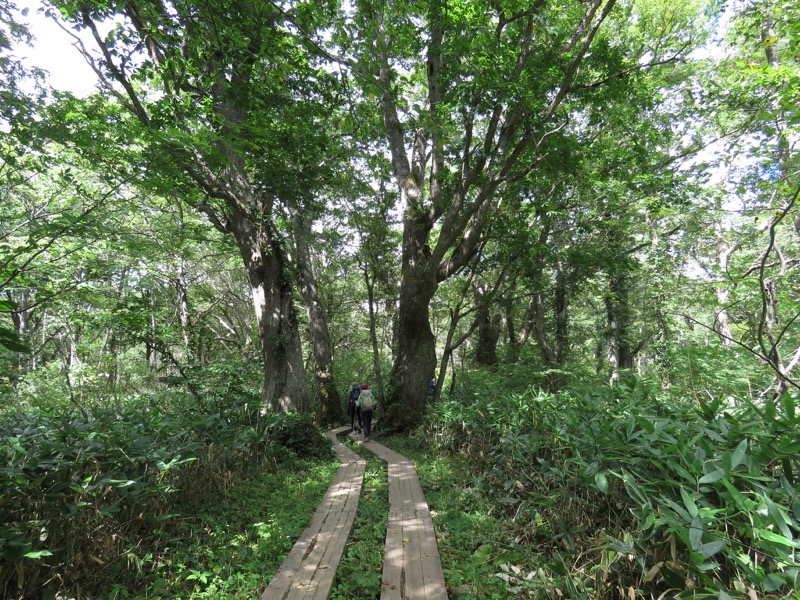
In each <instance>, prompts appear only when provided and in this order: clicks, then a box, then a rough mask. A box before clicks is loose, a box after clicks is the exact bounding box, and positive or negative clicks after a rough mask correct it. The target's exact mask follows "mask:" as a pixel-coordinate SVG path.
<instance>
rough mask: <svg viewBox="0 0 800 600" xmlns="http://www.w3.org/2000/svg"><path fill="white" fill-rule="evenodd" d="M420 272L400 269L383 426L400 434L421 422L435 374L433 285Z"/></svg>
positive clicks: (433, 280)
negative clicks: (393, 352)
mask: <svg viewBox="0 0 800 600" xmlns="http://www.w3.org/2000/svg"><path fill="white" fill-rule="evenodd" d="M407 264H408V263H407V262H405V261H404V265H407ZM420 271H421V269H416V268H414V267H410V268H408V267H406V268H404V273H403V281H402V283H401V286H400V306H401V310H400V314H399V316H398V333H399V335H398V344H397V355H396V356H395V360H394V365H393V367H392V378H391V388H392V394H391V395H390V396H389V397H388V398H387V401H386V420H387V423H388V424H389V426H390V427H391V428H392V429H397V430H400V431H404V430H407V429H411V428H412V427H415V426H416V425H418V424H419V423H420V421H421V420H422V417H423V415H424V413H425V403H426V400H427V397H428V386H429V384H430V380H431V379H432V378H433V375H434V373H435V370H436V345H435V344H436V340H435V338H434V336H433V332H432V331H431V326H430V318H429V312H430V310H429V305H430V301H431V298H433V294H434V293H435V292H436V281H435V279H433V277H431V276H429V275H427V273H425V272H424V271H423V272H422V273H420Z"/></svg>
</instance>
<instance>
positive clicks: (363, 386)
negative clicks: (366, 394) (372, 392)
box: [361, 383, 369, 390]
mask: <svg viewBox="0 0 800 600" xmlns="http://www.w3.org/2000/svg"><path fill="white" fill-rule="evenodd" d="M361 389H362V390H368V389H369V384H366V383H362V384H361Z"/></svg>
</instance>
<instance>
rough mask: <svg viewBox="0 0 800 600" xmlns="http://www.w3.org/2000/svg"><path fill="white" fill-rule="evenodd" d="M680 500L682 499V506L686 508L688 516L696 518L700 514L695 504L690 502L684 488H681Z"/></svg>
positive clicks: (689, 497)
mask: <svg viewBox="0 0 800 600" xmlns="http://www.w3.org/2000/svg"><path fill="white" fill-rule="evenodd" d="M681 498H682V499H683V505H684V506H685V507H686V510H687V511H688V512H689V514H690V515H691V516H692V517H697V515H699V514H700V510H699V509H698V508H697V504H695V503H694V500H692V497H691V496H690V495H689V492H687V491H686V489H685V488H681Z"/></svg>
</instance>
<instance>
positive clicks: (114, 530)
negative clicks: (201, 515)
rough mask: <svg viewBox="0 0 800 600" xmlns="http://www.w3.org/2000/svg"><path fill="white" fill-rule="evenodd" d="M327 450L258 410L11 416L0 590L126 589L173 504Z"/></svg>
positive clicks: (303, 427) (316, 438)
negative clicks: (51, 585)
mask: <svg viewBox="0 0 800 600" xmlns="http://www.w3.org/2000/svg"><path fill="white" fill-rule="evenodd" d="M165 409H166V410H165ZM326 448H329V442H327V440H325V438H323V437H322V436H321V435H319V432H318V431H317V430H316V429H314V428H313V427H312V426H311V425H310V424H309V422H308V420H307V419H304V418H300V417H293V416H286V415H271V414H265V415H262V414H261V413H260V411H259V408H258V407H257V405H254V406H253V407H252V408H250V409H247V408H246V407H241V406H235V405H234V406H232V407H231V408H230V409H229V410H226V411H223V412H218V413H216V414H213V413H211V414H210V413H203V412H200V411H198V410H197V409H196V408H187V409H183V408H182V407H181V406H180V404H178V403H177V402H176V401H175V399H174V398H173V399H172V402H171V403H170V404H168V405H165V404H163V399H162V402H161V403H159V402H156V401H155V399H153V401H150V400H148V399H147V398H143V399H139V400H138V401H136V402H133V401H131V402H129V403H128V405H127V406H126V407H125V408H122V409H114V410H110V409H101V408H95V409H93V410H90V411H83V412H79V411H78V410H75V409H61V410H50V411H45V410H39V411H33V410H31V411H28V412H26V413H8V414H6V415H5V416H4V420H3V425H2V430H1V431H0V452H2V456H3V459H4V461H3V462H4V464H5V466H4V467H3V468H2V469H1V470H0V482H1V486H0V490H2V495H0V509H1V510H2V512H3V514H4V515H7V516H8V518H7V519H6V520H5V522H4V524H3V526H2V529H0V557H1V558H2V561H0V587H1V588H2V589H6V590H17V591H16V592H15V593H19V594H21V595H23V596H25V595H28V594H33V593H34V592H35V591H36V590H39V589H40V588H41V586H42V585H43V583H44V582H46V581H54V580H58V581H60V582H61V585H64V586H66V587H67V588H68V589H69V588H71V587H72V586H77V585H80V586H81V587H83V588H84V589H87V588H92V587H95V586H98V585H100V584H101V582H102V583H103V584H106V585H107V584H108V583H109V582H111V581H113V582H117V583H120V584H131V583H132V582H134V581H135V580H136V579H137V578H138V577H139V575H140V571H141V569H142V563H143V562H148V560H149V561H152V560H153V558H152V556H151V557H150V558H149V559H147V558H146V556H145V555H146V551H144V550H143V549H142V546H143V547H145V548H146V547H147V544H145V540H150V541H151V542H152V540H153V537H154V536H155V537H156V538H158V535H159V532H160V530H161V529H162V528H163V527H164V522H165V521H168V520H170V519H171V518H173V517H175V516H177V515H178V514H182V509H181V507H182V506H183V507H185V506H189V505H191V502H192V501H193V500H196V499H199V498H203V497H210V498H220V497H225V495H226V494H228V493H229V492H230V490H231V489H232V487H233V485H234V481H235V479H236V478H237V477H238V476H240V475H242V474H247V473H251V472H256V473H261V472H265V471H272V470H274V469H275V468H276V467H277V466H278V465H280V464H291V463H292V462H297V461H298V460H301V457H303V456H315V457H317V459H319V458H322V457H327V456H329V453H326ZM287 461H289V462H287ZM197 577H201V574H198V575H197ZM54 578H55V579H54Z"/></svg>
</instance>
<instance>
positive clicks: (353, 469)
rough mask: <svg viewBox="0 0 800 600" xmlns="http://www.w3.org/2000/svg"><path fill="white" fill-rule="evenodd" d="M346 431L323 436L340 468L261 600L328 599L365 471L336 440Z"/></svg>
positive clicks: (341, 430) (363, 463)
mask: <svg viewBox="0 0 800 600" xmlns="http://www.w3.org/2000/svg"><path fill="white" fill-rule="evenodd" d="M349 430H350V428H349V427H340V428H339V429H335V430H333V431H331V432H328V433H327V434H326V435H328V437H331V439H332V441H333V443H334V451H335V452H337V456H339V460H340V461H341V462H342V466H341V467H339V469H338V470H337V471H336V474H335V475H334V478H333V480H332V482H331V484H330V486H329V487H328V491H327V492H326V493H325V497H324V498H323V499H322V502H321V503H320V505H319V507H318V508H317V511H316V512H315V513H314V516H313V517H312V519H311V522H310V523H309V525H308V527H306V529H305V531H304V532H303V534H302V535H301V536H300V539H299V540H298V541H297V543H296V544H295V545H294V547H293V548H292V550H291V551H290V552H289V554H288V556H287V557H286V559H285V560H284V561H283V563H282V564H281V566H280V568H279V569H278V571H277V572H276V573H275V576H274V577H273V578H272V581H270V584H269V586H268V587H267V589H266V590H264V592H263V594H262V595H261V600H300V599H308V600H311V599H313V600H326V599H327V598H328V596H329V595H330V589H331V586H332V584H333V579H334V576H335V574H336V568H337V566H338V564H339V560H340V559H341V557H342V554H343V552H344V547H345V544H346V543H347V539H348V537H349V535H350V530H351V529H352V527H353V521H354V520H355V514H356V509H357V507H358V500H359V497H360V495H361V487H362V485H363V481H364V470H365V467H366V462H365V461H364V460H363V459H361V458H360V457H359V456H358V455H357V454H355V453H354V452H352V451H351V450H350V449H348V448H346V447H345V446H344V445H343V444H342V443H341V442H339V440H338V439H337V438H336V433H337V432H338V433H344V432H347V431H349ZM342 450H345V451H344V452H343V451H342Z"/></svg>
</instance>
